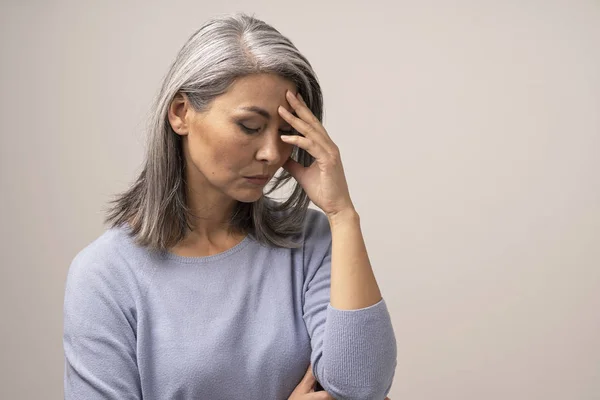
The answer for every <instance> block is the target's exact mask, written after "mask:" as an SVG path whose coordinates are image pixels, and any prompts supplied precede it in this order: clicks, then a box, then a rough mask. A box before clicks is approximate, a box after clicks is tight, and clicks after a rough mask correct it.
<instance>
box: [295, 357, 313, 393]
mask: <svg viewBox="0 0 600 400" xmlns="http://www.w3.org/2000/svg"><path fill="white" fill-rule="evenodd" d="M316 382H317V380H316V379H315V376H314V375H313V372H312V364H309V365H308V369H307V370H306V373H305V374H304V377H303V378H302V381H300V384H299V385H298V387H299V388H301V390H302V391H303V393H309V392H310V391H311V390H313V389H314V387H315V383H316Z"/></svg>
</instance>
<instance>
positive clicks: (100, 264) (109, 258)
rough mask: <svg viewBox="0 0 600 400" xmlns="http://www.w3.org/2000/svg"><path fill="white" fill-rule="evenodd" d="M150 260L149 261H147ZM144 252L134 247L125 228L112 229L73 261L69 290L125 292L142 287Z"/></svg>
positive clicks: (68, 278)
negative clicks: (134, 287) (141, 265)
mask: <svg viewBox="0 0 600 400" xmlns="http://www.w3.org/2000/svg"><path fill="white" fill-rule="evenodd" d="M146 258H147V257H146ZM143 259H144V252H143V249H141V248H138V247H136V246H135V245H134V243H133V240H132V239H131V238H130V237H129V236H128V233H127V231H126V230H125V228H110V229H108V230H106V231H105V232H104V233H103V234H102V235H100V236H99V237H97V238H96V239H94V240H93V241H92V242H91V243H89V244H88V245H86V246H85V247H84V248H82V249H81V250H80V251H79V252H78V253H77V254H76V255H75V257H74V258H73V260H72V261H71V264H70V266H69V269H68V272H67V278H66V289H67V291H69V290H83V289H85V288H87V289H90V290H92V289H93V290H102V291H104V290H120V288H121V290H122V288H124V287H127V286H131V285H136V284H138V283H139V280H140V279H139V276H138V275H139V274H140V272H142V273H143V268H139V265H140V261H142V262H143V261H144V260H143Z"/></svg>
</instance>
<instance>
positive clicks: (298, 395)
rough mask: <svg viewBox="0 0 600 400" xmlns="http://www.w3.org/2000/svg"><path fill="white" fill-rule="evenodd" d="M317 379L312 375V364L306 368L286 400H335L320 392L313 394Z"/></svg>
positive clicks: (324, 392)
mask: <svg viewBox="0 0 600 400" xmlns="http://www.w3.org/2000/svg"><path fill="white" fill-rule="evenodd" d="M316 383H317V379H316V378H315V376H314V375H313V373H312V364H310V365H309V366H308V369H307V370H306V374H304V377H303V378H302V380H301V381H300V383H299V384H298V386H296V388H295V389H294V391H293V392H292V394H291V395H290V397H289V398H288V400H335V399H334V398H333V397H331V395H330V394H329V393H327V392H326V391H324V390H322V391H319V392H315V384H316Z"/></svg>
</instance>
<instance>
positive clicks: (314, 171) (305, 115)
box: [279, 92, 396, 400]
mask: <svg viewBox="0 0 600 400" xmlns="http://www.w3.org/2000/svg"><path fill="white" fill-rule="evenodd" d="M287 99H288V102H289V104H290V105H291V106H292V107H293V108H294V110H295V111H296V113H297V115H298V116H295V115H293V114H292V113H290V112H289V111H287V110H286V109H285V108H284V107H279V112H280V114H281V115H282V117H283V118H284V119H285V120H286V121H288V122H289V123H290V125H292V127H294V129H295V130H296V131H297V132H299V133H300V135H295V136H287V135H284V136H281V140H283V141H284V142H286V143H290V144H294V145H296V146H298V147H300V148H302V149H304V150H305V151H307V152H308V153H310V154H311V155H312V156H313V157H314V158H315V161H314V162H313V163H312V164H311V165H310V166H308V167H304V166H302V165H300V164H299V163H297V162H296V161H294V160H293V159H291V158H290V159H289V160H287V161H286V163H285V164H284V165H283V168H285V169H286V170H287V171H288V172H289V173H290V174H291V175H292V176H293V177H294V179H296V181H298V183H299V184H300V185H301V186H302V188H303V189H304V191H305V192H306V194H307V195H308V197H309V198H310V200H311V201H312V202H313V203H314V204H315V205H317V206H318V207H319V208H320V209H321V210H323V212H324V214H325V215H326V217H327V222H325V221H323V219H325V218H323V219H322V220H321V221H322V223H321V224H315V222H316V221H309V224H310V226H311V229H312V230H315V231H317V232H321V236H323V237H324V235H325V234H326V229H323V228H324V227H323V228H318V227H319V226H323V223H327V224H328V225H329V229H330V231H331V237H330V239H331V250H330V254H329V257H327V256H325V258H324V260H323V264H322V265H321V267H320V268H319V269H318V270H317V274H316V275H315V278H313V279H315V280H316V282H321V281H323V280H325V279H326V278H327V277H326V276H325V275H326V273H327V272H328V271H327V269H328V268H327V266H328V264H330V267H331V270H330V275H331V276H330V299H329V306H328V307H327V319H326V322H325V329H324V334H323V336H322V337H321V338H320V339H319V337H318V336H317V337H315V336H314V335H315V334H317V335H319V336H320V335H321V333H316V332H322V331H321V329H320V328H317V327H316V326H315V321H314V315H315V314H319V313H317V312H315V310H317V309H322V305H321V303H320V299H318V298H317V296H319V297H321V296H320V295H318V294H317V293H319V292H320V291H321V290H323V289H322V287H321V285H320V284H319V283H315V284H312V285H309V286H310V287H311V289H309V291H308V292H307V294H306V296H307V300H306V303H305V310H304V311H305V320H306V319H308V320H309V324H308V325H309V332H311V339H312V341H313V343H314V344H316V345H317V346H318V347H317V348H316V349H315V348H314V347H313V361H314V363H315V364H314V366H315V376H317V377H318V379H319V381H320V382H321V384H322V385H323V387H324V388H325V390H327V392H329V393H330V394H332V395H334V397H336V398H340V399H348V400H350V399H358V398H373V399H378V398H379V399H380V398H383V397H385V395H386V394H387V393H389V390H390V388H391V384H392V381H393V376H394V370H395V367H396V342H395V335H394V331H393V327H392V324H391V320H390V316H389V313H388V310H387V306H386V304H385V301H384V300H383V298H382V296H381V293H380V290H379V287H378V285H377V281H376V279H375V275H374V273H373V270H372V268H371V264H370V262H369V258H368V255H367V250H366V246H365V242H364V239H363V235H362V232H361V228H360V218H359V215H358V213H357V212H356V210H355V208H354V205H353V204H352V201H351V199H350V194H349V190H348V184H347V182H346V177H345V174H344V169H343V166H342V161H341V157H340V152H339V149H338V147H337V146H336V144H335V143H334V142H333V141H332V140H331V138H330V137H329V135H328V133H327V131H326V130H325V128H324V127H323V125H322V124H321V122H320V121H319V120H318V119H317V118H316V117H315V116H314V114H313V113H312V112H311V110H310V109H309V108H308V106H307V105H306V103H305V102H304V101H303V100H302V97H300V96H299V97H296V96H295V95H294V94H293V93H291V92H287ZM325 226H326V225H325ZM328 258H329V261H328ZM321 340H322V342H320V341H321ZM321 345H322V347H321ZM319 347H321V348H319ZM321 357H322V358H321Z"/></svg>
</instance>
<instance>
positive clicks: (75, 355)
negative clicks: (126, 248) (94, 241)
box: [63, 253, 142, 400]
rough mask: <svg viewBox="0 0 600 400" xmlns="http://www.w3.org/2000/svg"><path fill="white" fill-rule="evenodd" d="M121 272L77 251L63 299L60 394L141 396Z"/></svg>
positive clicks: (129, 302)
mask: <svg viewBox="0 0 600 400" xmlns="http://www.w3.org/2000/svg"><path fill="white" fill-rule="evenodd" d="M125 281H126V276H125V272H124V271H123V270H122V269H121V268H118V267H115V266H113V267H111V266H109V265H108V264H107V263H102V262H97V261H96V260H93V259H91V257H89V256H88V255H87V254H82V253H80V254H79V255H78V256H77V257H76V258H75V259H74V260H73V262H72V263H71V267H70V268H69V272H68V275H67V282H66V289H65V298H64V333H63V345H64V354H65V369H64V391H65V393H64V398H65V400H71V399H73V400H75V399H86V400H94V399H98V400H99V399H103V400H106V399H111V400H140V399H142V394H141V389H140V378H139V373H138V368H137V361H136V350H135V349H136V337H135V332H134V329H135V311H134V305H135V303H134V299H133V298H132V294H131V290H130V289H129V288H128V287H127V286H126V285H125V284H124V282H125Z"/></svg>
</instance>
